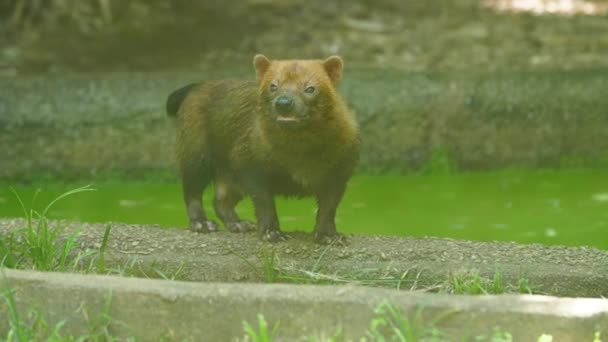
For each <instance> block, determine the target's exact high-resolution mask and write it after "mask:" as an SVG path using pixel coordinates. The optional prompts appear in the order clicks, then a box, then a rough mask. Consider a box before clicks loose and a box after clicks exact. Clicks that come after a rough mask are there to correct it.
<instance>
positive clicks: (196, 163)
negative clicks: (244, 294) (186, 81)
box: [167, 55, 358, 241]
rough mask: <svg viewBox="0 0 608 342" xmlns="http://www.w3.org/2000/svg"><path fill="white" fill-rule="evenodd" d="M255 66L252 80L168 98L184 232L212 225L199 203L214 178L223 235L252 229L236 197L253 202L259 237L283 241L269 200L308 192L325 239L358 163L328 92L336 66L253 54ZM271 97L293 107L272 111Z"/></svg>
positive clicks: (347, 120)
mask: <svg viewBox="0 0 608 342" xmlns="http://www.w3.org/2000/svg"><path fill="white" fill-rule="evenodd" d="M254 65H255V68H256V75H257V79H258V82H247V81H228V80H223V81H213V82H208V83H204V84H196V85H190V86H188V87H185V88H182V89H180V90H177V91H176V92H174V93H173V94H172V95H171V96H170V97H169V100H168V102H167V110H168V112H169V114H170V115H171V114H175V115H177V159H178V162H179V166H180V170H181V174H182V182H183V191H184V200H185V202H186V207H187V211H188V216H189V219H190V227H191V229H193V230H195V231H203V232H204V231H211V230H215V229H216V226H215V224H214V223H213V222H211V221H209V220H208V219H207V217H206V215H205V213H204V211H203V209H202V200H201V195H202V192H203V190H204V188H205V187H206V186H207V185H208V184H209V183H210V182H214V183H215V189H216V193H215V199H214V209H215V211H216V214H217V216H218V217H219V218H220V219H221V220H222V221H223V222H224V224H225V225H226V227H227V229H229V230H231V231H246V230H250V229H252V228H253V227H254V225H253V224H251V223H249V222H246V221H242V220H240V218H238V216H237V215H236V213H235V212H234V206H235V205H236V204H237V203H238V201H239V200H240V199H241V198H242V197H243V195H249V196H251V198H252V200H253V203H254V207H255V211H256V218H257V226H258V229H259V232H260V234H261V235H262V236H263V237H265V238H268V239H270V240H273V241H274V240H278V239H280V238H282V237H283V235H282V234H281V232H280V229H279V223H278V220H277V214H276V209H275V205H274V196H275V195H285V196H315V197H316V198H317V201H318V203H319V210H318V214H317V223H316V225H315V236H316V237H317V238H319V239H321V238H325V237H333V236H335V235H336V234H337V233H336V229H335V222H334V221H335V211H336V208H337V206H338V204H339V202H340V199H341V198H342V194H343V192H344V189H345V187H346V183H347V181H348V179H349V178H350V176H351V174H352V171H353V169H354V167H355V164H356V162H357V159H358V129H357V124H356V121H355V118H354V116H353V114H352V113H351V112H350V111H349V110H348V108H347V107H346V105H345V103H344V101H343V100H342V98H341V97H340V95H339V94H338V93H337V90H336V86H337V85H338V83H339V81H340V78H341V75H342V60H341V59H340V58H339V57H330V58H328V59H326V60H325V61H320V60H286V61H272V62H271V61H269V60H268V59H267V58H266V57H264V56H261V55H258V56H256V57H255V58H254ZM271 84H275V85H276V86H277V87H276V90H271V88H272V87H271ZM305 89H306V91H305ZM279 97H284V98H285V99H290V100H291V107H289V108H288V109H282V111H280V110H279V109H278V108H279V107H278V105H277V101H279Z"/></svg>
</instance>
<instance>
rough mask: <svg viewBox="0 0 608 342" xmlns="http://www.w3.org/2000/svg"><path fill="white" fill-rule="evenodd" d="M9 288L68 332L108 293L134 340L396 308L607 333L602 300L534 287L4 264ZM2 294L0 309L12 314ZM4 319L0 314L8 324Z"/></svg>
mask: <svg viewBox="0 0 608 342" xmlns="http://www.w3.org/2000/svg"><path fill="white" fill-rule="evenodd" d="M7 288H10V289H12V291H13V297H14V299H15V303H16V306H17V308H18V311H19V312H20V313H21V317H26V316H25V315H26V314H27V313H28V312H30V311H31V310H35V311H37V312H39V313H40V314H42V315H43V316H44V317H45V319H46V320H47V322H48V323H49V325H51V326H52V325H53V324H54V323H56V322H59V321H60V320H66V324H65V326H64V327H63V329H62V332H63V333H64V334H65V335H79V334H86V333H88V332H89V330H90V327H91V325H92V324H97V323H96V322H99V321H100V320H101V318H100V317H101V316H102V314H103V312H104V305H106V303H107V301H108V299H110V302H111V305H110V310H109V316H110V317H111V323H110V325H109V329H108V330H109V331H110V333H111V334H113V335H114V336H118V337H126V336H134V337H136V338H138V339H140V340H158V338H160V337H167V338H169V339H170V340H184V339H193V340H206V341H228V340H235V339H239V338H242V337H243V336H244V331H243V321H248V322H250V323H252V325H254V326H257V315H258V314H263V315H264V317H265V318H266V320H267V321H268V322H269V324H270V325H273V324H274V323H276V322H280V323H279V330H278V340H291V341H293V340H297V339H304V338H307V337H310V336H317V337H321V336H325V337H328V336H333V335H334V334H335V332H336V331H337V329H338V328H341V330H342V332H343V335H342V336H343V337H344V340H352V339H357V340H359V339H360V338H361V337H362V336H365V335H366V331H367V330H368V329H369V328H370V323H371V321H372V319H373V317H374V309H375V308H376V307H377V306H378V305H379V304H380V303H383V302H388V303H391V304H392V305H394V306H395V307H398V308H399V309H400V310H401V312H402V314H403V316H404V317H407V318H409V320H410V322H413V323H416V322H422V323H421V324H414V326H415V327H417V328H418V329H422V328H428V327H429V324H431V323H432V322H434V327H436V328H437V329H440V330H441V331H443V332H444V333H445V334H446V335H447V336H448V337H452V338H458V339H461V338H466V337H469V338H473V337H475V336H480V335H485V336H491V334H492V333H493V332H494V331H495V329H497V328H498V329H501V330H503V331H508V332H510V333H511V334H512V336H513V338H514V340H515V341H518V340H522V341H532V340H536V339H537V338H538V337H539V336H540V335H541V334H551V335H552V336H553V337H554V338H555V339H556V340H558V341H592V340H593V334H594V333H595V332H598V331H599V332H602V333H603V334H604V335H605V334H608V300H606V299H593V298H556V297H548V296H538V295H500V296H454V295H442V294H428V293H419V292H406V291H397V290H388V289H378V288H367V287H356V286H318V285H287V284H276V285H266V284H228V283H194V282H178V281H163V280H152V279H141V278H121V277H116V276H101V275H80V274H63V273H43V272H34V271H19V270H11V269H3V270H2V272H1V274H0V289H2V292H4V291H6V289H7ZM7 310H8V306H7V305H6V301H4V300H3V301H1V302H0V316H3V317H8V313H9V312H8V311H7ZM8 324H9V322H8V321H4V322H0V331H7V330H8V329H9V327H8Z"/></svg>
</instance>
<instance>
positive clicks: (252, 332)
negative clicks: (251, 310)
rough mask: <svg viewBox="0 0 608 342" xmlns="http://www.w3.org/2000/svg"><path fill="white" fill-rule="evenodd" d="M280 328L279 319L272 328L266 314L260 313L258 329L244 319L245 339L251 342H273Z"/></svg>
mask: <svg viewBox="0 0 608 342" xmlns="http://www.w3.org/2000/svg"><path fill="white" fill-rule="evenodd" d="M278 328H279V321H277V322H276V323H275V324H274V325H273V326H272V328H270V327H269V326H268V323H267V322H266V319H264V315H262V314H258V325H257V329H256V328H254V327H253V326H252V325H251V324H249V323H248V322H246V321H243V329H244V330H245V334H246V335H245V336H246V337H245V341H251V342H272V341H274V337H275V335H276V333H277V329H278Z"/></svg>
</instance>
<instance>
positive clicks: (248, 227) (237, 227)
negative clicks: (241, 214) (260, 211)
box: [226, 220, 256, 233]
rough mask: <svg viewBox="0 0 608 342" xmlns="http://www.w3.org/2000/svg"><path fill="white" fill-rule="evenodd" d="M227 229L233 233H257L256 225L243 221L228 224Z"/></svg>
mask: <svg viewBox="0 0 608 342" xmlns="http://www.w3.org/2000/svg"><path fill="white" fill-rule="evenodd" d="M226 229H228V230H229V231H231V232H233V233H246V232H252V231H255V230H256V225H255V223H253V222H251V221H246V220H242V221H237V222H228V223H226Z"/></svg>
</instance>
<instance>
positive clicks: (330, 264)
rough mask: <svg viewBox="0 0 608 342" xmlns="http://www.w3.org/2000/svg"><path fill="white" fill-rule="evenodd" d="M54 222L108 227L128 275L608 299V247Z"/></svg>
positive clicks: (16, 224)
mask: <svg viewBox="0 0 608 342" xmlns="http://www.w3.org/2000/svg"><path fill="white" fill-rule="evenodd" d="M50 224H51V226H56V225H57V224H61V225H67V229H66V233H69V232H71V231H73V230H74V229H79V230H80V231H81V233H80V235H79V237H78V243H77V248H76V250H77V251H85V250H87V249H94V250H98V249H99V248H100V247H101V241H102V238H103V234H104V230H105V227H106V226H107V225H108V224H109V225H111V227H112V229H111V233H110V238H109V240H108V245H107V251H106V258H107V261H108V264H109V265H110V266H109V268H111V269H113V271H112V272H116V273H121V272H120V269H123V270H124V269H125V265H133V267H132V269H131V271H128V272H126V273H127V275H130V276H144V277H157V278H158V277H163V275H164V276H165V277H173V276H175V277H176V278H177V279H182V280H191V281H206V282H262V281H264V278H265V274H267V273H265V272H264V271H263V269H264V266H265V265H267V266H268V265H269V264H270V260H273V261H272V262H273V263H272V265H271V267H272V268H274V269H276V270H278V271H279V273H278V274H279V275H280V276H281V277H280V278H279V279H278V280H279V281H296V282H298V283H300V282H311V283H328V282H331V283H356V284H372V285H386V286H389V287H394V288H401V289H414V290H428V291H433V290H436V289H437V285H440V284H443V283H445V282H446V279H448V277H449V276H450V275H457V274H463V273H471V272H478V273H479V274H480V275H481V276H484V277H487V278H492V276H493V274H494V272H495V271H496V270H499V271H500V273H501V275H502V278H503V282H504V283H505V287H507V288H509V287H510V288H517V284H518V281H519V280H520V279H522V278H526V279H528V281H529V283H530V284H531V285H532V287H533V290H534V292H536V293H543V294H552V295H561V296H585V297H599V296H604V297H605V296H608V252H607V251H600V250H598V249H595V248H588V247H577V248H572V247H563V246H553V247H546V246H542V245H518V244H515V243H503V242H475V241H463V240H452V239H439V238H422V239H418V238H416V239H414V238H407V237H406V238H402V237H393V236H372V235H365V236H364V235H356V236H348V237H347V241H348V242H347V244H346V245H345V246H338V245H329V246H324V245H318V244H315V243H314V242H313V240H312V236H311V235H310V234H309V233H302V232H296V233H290V234H289V235H290V239H288V240H287V241H286V242H281V243H277V244H272V245H269V244H266V243H264V242H261V241H260V240H259V239H258V238H257V235H256V234H234V233H229V232H226V231H220V232H217V233H212V234H204V235H203V234H196V233H192V232H190V231H188V230H186V229H161V228H158V227H154V226H141V225H128V224H122V223H106V224H90V223H79V222H72V223H67V222H56V221H53V222H51V223H50ZM25 225H26V222H25V220H23V219H0V234H2V235H4V236H6V233H7V232H8V231H11V230H15V229H19V228H22V227H24V226H25ZM0 236H1V235H0ZM180 268H181V270H180ZM161 273H162V274H161ZM294 278H296V279H295V280H294ZM290 279H291V280H290Z"/></svg>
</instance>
